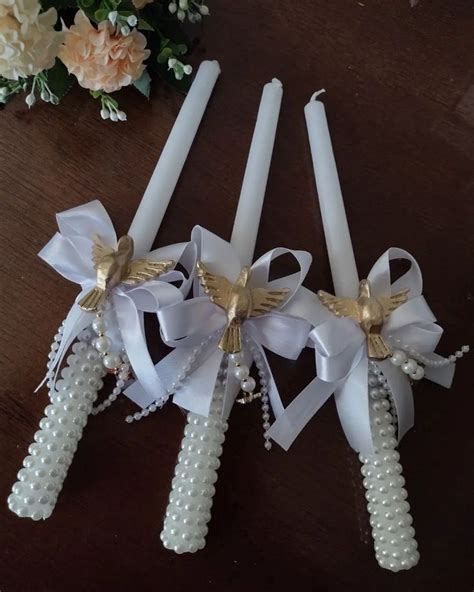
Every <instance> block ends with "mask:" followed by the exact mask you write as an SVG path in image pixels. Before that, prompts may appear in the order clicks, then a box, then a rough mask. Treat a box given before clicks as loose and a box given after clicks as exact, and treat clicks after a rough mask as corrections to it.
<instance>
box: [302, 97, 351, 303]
mask: <svg viewBox="0 0 474 592" xmlns="http://www.w3.org/2000/svg"><path fill="white" fill-rule="evenodd" d="M322 92H324V91H322V90H321V91H319V92H316V93H314V95H313V96H312V97H311V100H310V102H309V103H308V104H307V105H306V107H305V109H304V112H305V116H306V125H307V128H308V136H309V143H310V146H311V156H312V158H313V167H314V174H315V177H316V186H317V188H318V197H319V207H320V210H321V217H322V220H323V227H324V236H325V238H326V246H327V251H328V258H329V264H330V266H331V275H332V281H333V284H334V290H335V292H336V295H337V296H351V297H354V296H357V291H358V287H359V276H358V274H357V267H356V262H355V258H354V250H353V248H352V242H351V235H350V232H349V225H348V224H347V218H346V212H345V209H344V201H343V199H342V192H341V185H340V183H339V176H338V174H337V168H336V161H335V159H334V153H333V150H332V144H331V136H330V135H329V128H328V123H327V119H326V112H325V109H324V105H323V103H321V101H318V100H317V96H318V95H319V94H320V93H322Z"/></svg>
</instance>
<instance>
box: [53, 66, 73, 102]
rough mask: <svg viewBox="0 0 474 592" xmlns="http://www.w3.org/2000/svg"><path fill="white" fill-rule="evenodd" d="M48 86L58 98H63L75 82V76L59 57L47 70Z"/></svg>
mask: <svg viewBox="0 0 474 592" xmlns="http://www.w3.org/2000/svg"><path fill="white" fill-rule="evenodd" d="M46 75H47V77H48V86H49V88H50V89H51V92H53V93H54V94H55V95H56V96H57V97H58V99H62V97H64V95H65V94H66V93H67V91H68V90H69V89H70V88H71V86H72V85H73V84H74V82H75V78H74V76H71V75H70V74H69V72H68V71H67V68H66V66H65V65H64V64H63V63H62V62H61V61H60V60H59V59H57V60H56V62H55V64H54V66H53V67H52V68H50V69H49V70H47V71H46Z"/></svg>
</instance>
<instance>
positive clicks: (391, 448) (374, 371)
mask: <svg viewBox="0 0 474 592" xmlns="http://www.w3.org/2000/svg"><path fill="white" fill-rule="evenodd" d="M369 392H370V402H369V405H370V408H369V409H370V422H371V428H372V434H373V439H374V447H375V453H374V454H373V455H370V456H363V455H360V457H359V458H360V461H361V462H362V463H363V464H362V468H361V472H362V475H363V476H364V487H365V488H366V489H367V493H366V498H367V501H368V504H367V509H368V511H369V514H370V525H371V527H372V537H373V539H374V548H375V557H376V559H377V561H378V563H379V565H380V567H383V568H385V569H389V570H391V571H400V570H405V569H410V568H411V567H414V566H415V565H416V564H417V563H418V560H419V558H420V555H419V553H418V551H417V547H418V544H417V542H416V540H415V539H414V536H415V529H414V528H413V527H412V526H411V524H412V522H413V519H412V517H411V515H410V513H409V510H410V504H409V503H408V502H407V501H406V499H407V496H408V494H407V491H406V489H404V487H403V485H404V484H405V479H404V478H403V477H402V470H403V469H402V466H401V464H400V463H399V462H398V461H399V459H400V455H399V453H398V452H397V450H396V448H395V447H396V444H397V440H396V438H395V432H396V423H395V421H394V420H395V417H394V414H393V413H391V412H390V402H389V399H390V391H389V388H388V384H387V382H386V380H385V378H384V376H383V374H382V372H381V371H380V370H379V368H378V366H377V364H376V363H374V362H371V364H370V369H369Z"/></svg>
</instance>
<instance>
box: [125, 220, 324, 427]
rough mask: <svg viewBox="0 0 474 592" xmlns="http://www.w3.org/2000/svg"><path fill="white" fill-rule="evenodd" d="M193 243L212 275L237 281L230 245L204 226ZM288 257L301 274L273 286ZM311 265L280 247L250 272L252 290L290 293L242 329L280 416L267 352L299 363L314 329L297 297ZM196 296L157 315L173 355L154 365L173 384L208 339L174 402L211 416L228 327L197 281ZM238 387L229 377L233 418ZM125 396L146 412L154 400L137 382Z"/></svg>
mask: <svg viewBox="0 0 474 592" xmlns="http://www.w3.org/2000/svg"><path fill="white" fill-rule="evenodd" d="M191 240H192V241H194V242H195V243H196V245H197V250H198V258H199V260H201V261H202V262H203V263H205V265H206V267H207V268H208V269H209V270H210V271H211V272H212V273H214V274H217V275H221V276H225V277H226V278H227V279H228V280H230V281H231V282H235V280H236V279H237V277H238V275H239V273H240V271H241V269H242V265H241V263H240V261H239V257H238V255H237V253H236V252H235V250H234V248H233V247H232V246H231V245H230V243H228V242H226V241H224V240H223V239H221V238H219V237H218V236H216V235H215V234H213V233H211V232H209V231H208V230H205V229H204V228H201V227H200V226H196V227H195V228H194V229H193V232H192V235H191ZM285 254H290V255H292V256H293V257H294V258H295V259H296V262H297V264H298V266H299V271H297V272H296V273H294V274H292V275H289V276H285V277H281V278H278V279H275V280H272V281H269V273H270V266H271V264H272V262H273V261H274V260H275V259H276V258H278V257H280V256H282V255H285ZM311 260H312V257H311V255H310V254H309V253H307V252H305V251H290V250H289V249H284V248H277V249H273V250H272V251H269V252H268V253H266V254H265V255H263V256H262V257H260V259H258V261H256V262H255V263H254V264H253V265H252V267H251V274H250V280H249V286H259V287H267V288H272V289H279V288H288V289H289V290H290V296H289V298H287V300H286V301H285V304H284V305H283V307H282V308H281V309H280V310H279V311H273V312H270V313H268V314H265V315H262V316H260V317H254V318H251V319H248V320H246V321H244V322H243V325H242V332H243V338H244V341H243V352H242V353H243V357H244V363H246V364H248V365H250V364H251V363H252V361H253V357H252V354H251V352H250V346H253V347H254V348H256V350H257V351H258V355H259V357H260V359H261V360H262V361H263V363H264V366H265V374H266V378H267V382H268V395H269V399H270V403H271V405H272V409H273V412H274V413H275V415H276V416H278V415H279V414H280V413H282V412H283V405H282V403H281V400H280V396H279V393H278V389H277V386H276V384H275V381H274V380H273V376H272V372H271V369H270V366H269V364H268V360H267V357H266V355H265V351H264V348H267V349H269V350H271V351H273V352H275V353H277V354H279V355H281V356H283V357H285V358H289V359H296V358H297V357H298V356H299V354H300V352H301V350H302V349H303V348H304V347H305V345H306V343H307V339H308V333H309V331H310V329H311V324H310V323H309V322H308V321H306V320H304V319H303V318H299V317H300V316H303V314H304V307H305V305H306V306H307V307H308V308H309V306H308V303H307V302H304V300H305V299H304V296H303V297H301V296H300V295H298V296H297V297H295V294H296V293H297V292H298V290H299V289H300V287H301V284H302V282H303V280H304V278H305V276H306V274H307V272H308V269H309V267H310V264H311ZM194 294H195V296H196V297H195V298H192V299H191V300H187V301H186V302H181V303H178V304H176V305H174V306H170V307H167V308H165V309H161V310H160V311H158V319H159V321H160V328H161V335H162V338H163V341H164V342H165V343H166V344H167V345H169V346H171V347H174V348H175V350H174V351H173V352H171V354H169V355H168V356H167V357H165V358H164V359H162V360H161V361H160V362H159V363H158V364H157V365H156V369H157V373H158V374H159V376H160V377H161V379H162V381H163V383H164V384H170V383H171V382H172V381H174V380H175V379H176V378H175V377H176V375H177V374H178V373H179V371H180V370H181V369H182V367H183V366H185V365H186V363H187V361H188V360H189V356H190V354H191V352H192V351H193V350H194V351H195V348H196V346H198V345H200V344H202V343H203V340H204V342H205V345H204V346H202V345H201V347H200V348H198V349H199V353H198V355H197V357H196V358H195V359H194V360H193V362H192V367H191V369H190V370H191V371H190V374H189V378H188V379H187V380H186V381H185V384H184V385H183V386H182V387H180V388H179V389H178V390H177V391H176V393H175V395H174V397H173V401H174V402H175V403H176V404H177V405H179V406H180V407H182V408H184V409H187V410H189V411H193V412H194V413H198V414H200V415H204V416H207V415H208V414H209V410H210V405H211V400H212V395H213V392H214V387H215V384H216V380H217V374H218V372H219V368H220V366H221V362H222V359H223V356H224V352H223V351H222V350H220V349H219V348H218V347H217V342H218V338H219V336H220V333H221V332H222V330H223V329H224V327H225V325H226V322H227V317H226V313H225V312H224V310H223V309H221V308H219V307H218V306H216V305H215V304H213V303H212V302H211V301H210V299H209V297H208V296H205V295H203V294H204V293H203V291H202V288H201V286H200V285H199V280H198V279H196V280H195V285H194ZM239 384H240V383H239V381H238V380H237V379H235V378H234V377H233V376H232V374H231V373H230V372H229V373H228V377H227V384H226V389H225V395H224V405H223V416H224V417H227V416H228V415H229V413H230V410H231V408H232V405H233V403H234V399H235V396H236V395H237V392H238V390H239ZM124 392H125V394H126V395H127V396H128V397H130V398H131V399H132V400H133V401H134V402H135V403H137V404H138V405H139V406H141V407H142V408H144V407H147V406H148V405H150V404H151V403H153V402H154V400H155V399H156V397H153V398H150V397H149V396H147V393H145V392H144V390H143V389H142V388H141V387H140V385H138V384H137V383H134V384H133V385H131V386H130V387H129V388H128V389H126V390H125V391H124Z"/></svg>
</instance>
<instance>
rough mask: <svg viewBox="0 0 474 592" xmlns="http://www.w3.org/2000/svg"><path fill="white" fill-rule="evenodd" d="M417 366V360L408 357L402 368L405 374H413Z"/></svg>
mask: <svg viewBox="0 0 474 592" xmlns="http://www.w3.org/2000/svg"><path fill="white" fill-rule="evenodd" d="M417 368H418V364H417V362H416V360H412V359H411V358H408V360H407V361H406V362H405V363H404V364H402V370H403V372H405V374H413V373H414V372H415V371H416V369H417Z"/></svg>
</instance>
